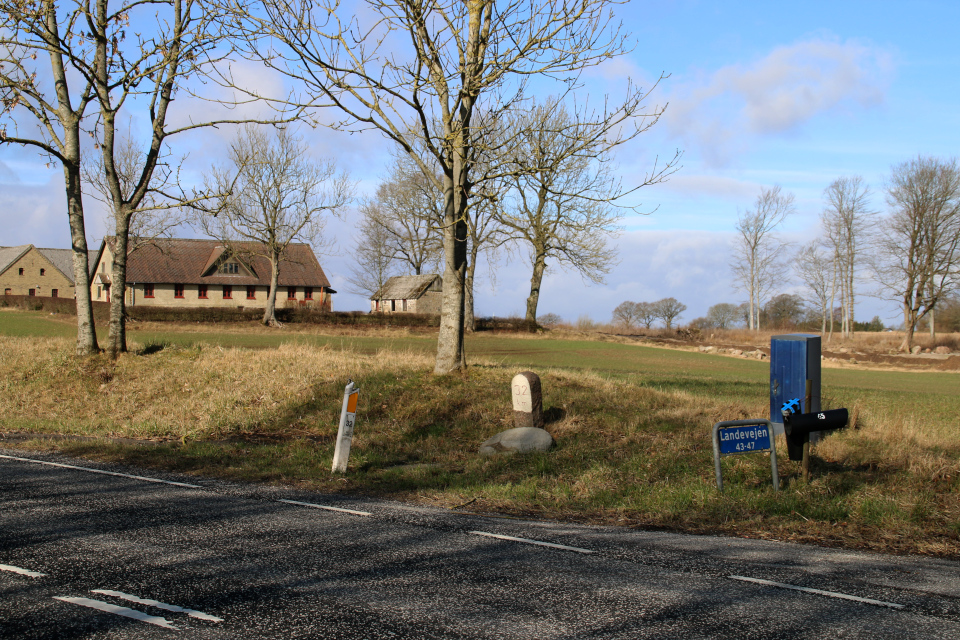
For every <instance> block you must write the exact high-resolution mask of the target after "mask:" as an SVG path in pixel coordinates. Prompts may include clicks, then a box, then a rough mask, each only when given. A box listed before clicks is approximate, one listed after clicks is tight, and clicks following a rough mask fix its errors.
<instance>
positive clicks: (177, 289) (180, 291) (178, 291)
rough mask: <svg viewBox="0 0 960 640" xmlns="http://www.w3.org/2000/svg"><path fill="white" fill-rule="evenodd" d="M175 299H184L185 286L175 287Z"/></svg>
mask: <svg viewBox="0 0 960 640" xmlns="http://www.w3.org/2000/svg"><path fill="white" fill-rule="evenodd" d="M173 297H174V298H182V297H183V285H182V284H175V285H173Z"/></svg>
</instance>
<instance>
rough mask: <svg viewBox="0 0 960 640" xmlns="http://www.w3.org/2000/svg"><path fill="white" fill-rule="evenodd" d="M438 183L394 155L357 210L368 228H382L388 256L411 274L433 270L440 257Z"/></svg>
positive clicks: (440, 198) (404, 157)
mask: <svg viewBox="0 0 960 640" xmlns="http://www.w3.org/2000/svg"><path fill="white" fill-rule="evenodd" d="M438 182H439V179H438V178H437V177H436V176H433V177H428V176H425V175H424V173H423V171H422V170H421V169H420V167H419V166H418V165H417V164H415V163H414V162H412V161H411V160H410V157H409V156H407V155H406V154H403V153H394V154H393V167H392V169H391V171H390V175H389V176H388V177H387V178H386V179H385V180H383V181H382V182H381V183H380V185H379V186H378V187H377V192H376V195H375V196H374V197H373V198H371V199H369V200H367V201H366V202H364V203H363V205H361V207H360V212H361V214H362V215H363V216H364V217H366V218H367V219H368V220H370V224H371V225H373V224H375V225H379V226H381V227H382V228H383V232H384V233H385V235H386V237H387V238H389V244H388V246H389V248H390V255H391V256H392V257H393V258H394V259H396V260H397V261H399V262H401V263H405V265H406V267H407V268H408V269H409V270H410V271H412V272H413V274H414V275H421V274H422V273H424V270H427V271H433V270H434V269H436V267H437V266H439V264H440V261H441V260H442V258H443V234H442V233H441V226H442V222H443V192H442V191H441V190H440V189H438V188H437V183H438Z"/></svg>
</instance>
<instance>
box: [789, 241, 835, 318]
mask: <svg viewBox="0 0 960 640" xmlns="http://www.w3.org/2000/svg"><path fill="white" fill-rule="evenodd" d="M795 265H796V271H797V275H798V276H800V280H802V281H803V283H804V284H805V285H806V286H807V292H808V293H807V298H806V299H807V301H808V302H810V303H811V304H814V305H816V308H817V309H818V310H819V311H820V332H821V333H824V334H826V333H827V316H828V315H830V309H831V308H832V304H833V302H832V283H833V279H832V278H833V274H835V273H836V271H835V269H834V266H833V260H832V258H831V256H830V255H828V254H826V253H824V250H823V246H822V245H821V244H820V243H819V242H818V241H813V242H811V243H810V244H807V245H805V246H804V247H803V248H802V249H801V250H800V252H799V253H798V254H797V259H796V262H795ZM831 326H833V325H832V322H831ZM831 335H832V332H831Z"/></svg>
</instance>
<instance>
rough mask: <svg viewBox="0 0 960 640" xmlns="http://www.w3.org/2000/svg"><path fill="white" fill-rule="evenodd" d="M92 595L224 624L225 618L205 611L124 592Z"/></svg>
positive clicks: (93, 590)
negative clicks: (109, 597)
mask: <svg viewBox="0 0 960 640" xmlns="http://www.w3.org/2000/svg"><path fill="white" fill-rule="evenodd" d="M90 593H99V594H102V595H105V596H113V597H114V598H120V599H121V600H127V601H129V602H136V603H137V604H146V605H150V606H151V607H156V608H157V609H163V610H164V611H173V612H174V613H185V614H187V615H188V616H190V617H191V618H197V619H198V620H208V621H210V622H223V618H218V617H216V616H212V615H210V614H209V613H204V612H203V611H197V610H195V609H185V608H183V607H178V606H177V605H175V604H167V603H166V602H160V601H159V600H150V599H149V598H139V597H137V596H132V595H130V594H129V593H123V592H122V591H112V590H110V589H92V590H91V591H90Z"/></svg>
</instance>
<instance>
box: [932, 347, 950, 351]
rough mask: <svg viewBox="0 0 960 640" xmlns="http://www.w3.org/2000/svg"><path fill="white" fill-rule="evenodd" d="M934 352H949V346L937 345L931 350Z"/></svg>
mask: <svg viewBox="0 0 960 640" xmlns="http://www.w3.org/2000/svg"><path fill="white" fill-rule="evenodd" d="M933 352H934V353H950V347H944V346H939V347H937V348H936V349H934V350H933Z"/></svg>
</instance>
